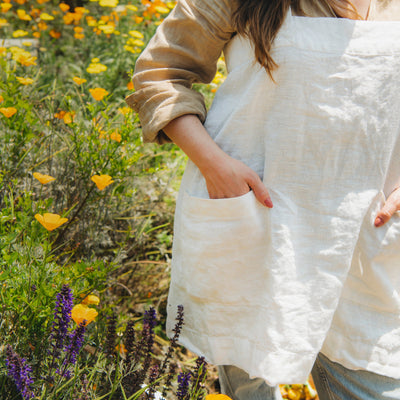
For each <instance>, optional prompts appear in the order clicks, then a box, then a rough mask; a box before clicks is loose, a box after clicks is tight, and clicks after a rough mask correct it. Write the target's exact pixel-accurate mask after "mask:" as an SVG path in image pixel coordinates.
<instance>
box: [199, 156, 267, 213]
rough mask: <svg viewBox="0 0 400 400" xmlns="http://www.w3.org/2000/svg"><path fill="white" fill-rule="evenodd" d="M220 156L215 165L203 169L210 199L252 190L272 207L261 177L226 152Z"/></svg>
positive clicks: (228, 196) (261, 201)
mask: <svg viewBox="0 0 400 400" xmlns="http://www.w3.org/2000/svg"><path fill="white" fill-rule="evenodd" d="M220 156H221V158H220V159H219V161H218V162H217V163H216V164H215V165H213V166H210V167H206V168H204V169H203V170H201V172H202V174H203V176H204V178H205V180H206V184H207V190H208V194H209V196H210V199H224V198H230V197H238V196H242V195H244V194H246V193H247V192H249V190H252V191H253V192H254V195H255V196H256V198H257V200H258V201H259V202H260V203H261V204H263V205H264V206H267V207H269V208H272V201H271V198H270V196H269V193H268V190H267V188H266V187H265V185H264V184H263V182H262V181H261V179H260V177H259V176H258V175H257V174H256V173H255V172H254V171H253V170H252V169H251V168H249V167H248V166H247V165H246V164H244V163H242V162H241V161H239V160H236V159H234V158H232V157H230V156H228V155H227V154H226V153H222V154H221V155H220Z"/></svg>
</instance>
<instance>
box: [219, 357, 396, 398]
mask: <svg viewBox="0 0 400 400" xmlns="http://www.w3.org/2000/svg"><path fill="white" fill-rule="evenodd" d="M218 373H219V379H220V384H221V392H222V393H224V394H226V395H227V396H229V397H231V398H232V399H233V400H280V399H282V397H281V395H280V393H279V388H278V387H276V388H274V387H271V386H268V385H267V384H266V383H265V381H264V380H262V379H261V378H255V379H249V376H248V374H247V373H246V372H244V371H243V370H241V369H239V368H237V367H233V366H230V365H224V366H219V367H218ZM312 377H313V379H314V383H315V386H316V388H317V391H318V395H319V398H320V400H400V380H397V379H392V378H388V377H386V376H383V375H378V374H374V373H372V372H368V371H361V370H359V371H355V370H351V369H347V368H345V367H343V366H342V365H340V364H338V363H335V362H333V361H330V360H329V359H328V358H327V357H325V356H324V355H323V354H321V353H320V354H319V355H318V357H317V360H316V361H315V364H314V368H313V370H312Z"/></svg>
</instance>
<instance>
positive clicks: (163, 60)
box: [126, 0, 375, 143]
mask: <svg viewBox="0 0 400 400" xmlns="http://www.w3.org/2000/svg"><path fill="white" fill-rule="evenodd" d="M373 1H375V0H373ZM300 3H301V7H302V8H303V10H304V12H305V13H306V14H307V15H309V16H312V17H326V16H328V17H332V16H334V13H333V12H332V10H330V9H328V8H326V7H324V6H322V5H321V4H320V3H319V2H318V1H317V0H301V1H300ZM237 5H238V0H179V1H178V2H177V4H176V6H175V8H174V10H173V11H172V12H171V13H170V14H169V16H168V18H166V19H165V21H164V22H163V23H162V24H161V25H160V26H159V27H158V29H157V34H156V35H155V36H153V38H152V39H151V40H150V42H149V44H148V46H147V47H146V50H145V51H144V52H143V53H142V54H141V56H140V57H139V59H138V61H137V62H136V65H135V75H134V77H133V83H134V87H135V92H134V93H132V94H131V95H130V96H128V97H127V99H126V101H127V103H128V104H129V105H130V106H131V107H132V108H134V109H135V111H136V112H138V114H139V118H140V121H141V124H142V128H143V129H142V131H143V139H144V141H145V142H153V141H155V142H158V143H165V142H168V141H170V140H169V138H168V137H167V136H166V135H165V134H164V132H163V131H162V128H163V127H164V126H166V125H167V124H168V122H170V121H172V120H173V119H174V118H177V117H179V116H181V115H185V114H195V115H197V116H198V117H199V118H200V120H201V121H202V122H204V120H205V118H206V114H207V111H206V107H205V104H204V99H203V96H202V95H201V94H200V93H198V92H195V91H194V90H192V89H191V86H192V84H193V83H196V82H211V80H212V79H213V77H214V75H215V72H216V69H217V60H218V58H219V57H220V55H221V52H222V49H223V48H224V46H225V45H226V44H227V43H228V41H229V40H231V39H232V36H233V35H234V34H235V31H234V28H233V26H232V21H231V19H232V14H233V12H234V11H235V10H236V8H237Z"/></svg>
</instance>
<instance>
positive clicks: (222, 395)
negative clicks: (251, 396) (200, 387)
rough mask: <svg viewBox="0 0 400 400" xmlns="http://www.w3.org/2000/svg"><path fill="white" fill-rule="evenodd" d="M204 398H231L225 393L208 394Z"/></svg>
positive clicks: (210, 399) (209, 399)
mask: <svg viewBox="0 0 400 400" xmlns="http://www.w3.org/2000/svg"><path fill="white" fill-rule="evenodd" d="M205 400H232V399H231V398H230V397H229V396H227V395H226V394H208V395H207V396H206V398H205Z"/></svg>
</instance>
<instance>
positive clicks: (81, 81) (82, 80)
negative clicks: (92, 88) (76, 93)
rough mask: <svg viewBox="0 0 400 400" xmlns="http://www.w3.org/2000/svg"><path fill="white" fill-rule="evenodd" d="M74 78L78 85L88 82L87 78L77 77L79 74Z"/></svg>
mask: <svg viewBox="0 0 400 400" xmlns="http://www.w3.org/2000/svg"><path fill="white" fill-rule="evenodd" d="M72 80H73V81H74V82H75V83H76V84H77V85H82V83H85V82H87V81H86V79H83V78H79V77H77V76H74V77H73V78H72Z"/></svg>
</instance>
